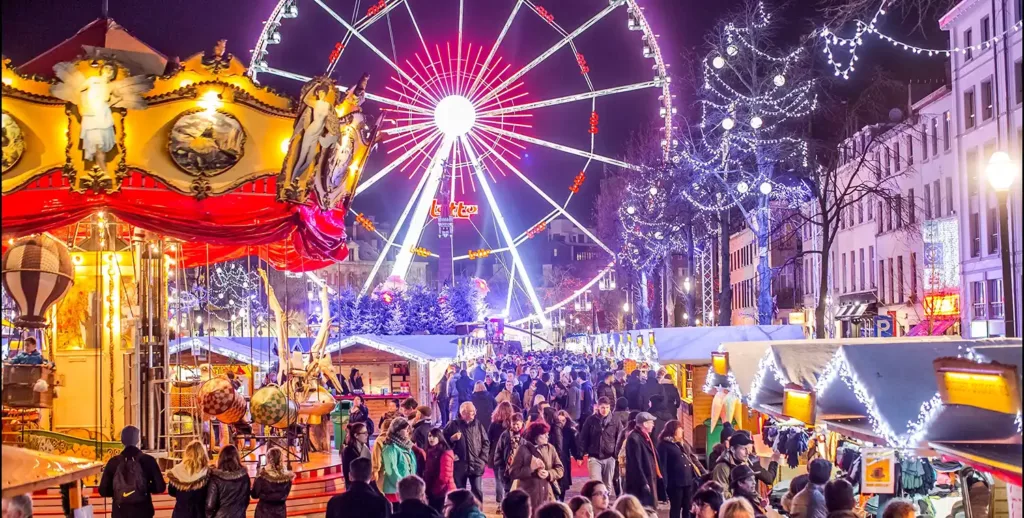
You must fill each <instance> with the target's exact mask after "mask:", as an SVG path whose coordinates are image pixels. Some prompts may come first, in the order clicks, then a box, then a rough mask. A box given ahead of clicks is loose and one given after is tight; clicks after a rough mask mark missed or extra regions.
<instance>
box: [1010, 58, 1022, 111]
mask: <svg viewBox="0 0 1024 518" xmlns="http://www.w3.org/2000/svg"><path fill="white" fill-rule="evenodd" d="M1020 63H1021V62H1020V61H1018V62H1016V63H1014V64H1013V86H1014V87H1015V89H1016V91H1017V104H1020V103H1022V102H1024V82H1022V81H1021V69H1020Z"/></svg>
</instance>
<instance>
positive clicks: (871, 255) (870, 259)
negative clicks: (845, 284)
mask: <svg viewBox="0 0 1024 518" xmlns="http://www.w3.org/2000/svg"><path fill="white" fill-rule="evenodd" d="M874 264H875V247H873V246H869V247H868V270H871V273H870V275H871V289H875V266H874Z"/></svg>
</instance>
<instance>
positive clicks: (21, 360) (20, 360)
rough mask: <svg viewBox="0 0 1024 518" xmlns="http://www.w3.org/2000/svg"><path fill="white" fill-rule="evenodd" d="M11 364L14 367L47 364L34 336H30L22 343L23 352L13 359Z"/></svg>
mask: <svg viewBox="0 0 1024 518" xmlns="http://www.w3.org/2000/svg"><path fill="white" fill-rule="evenodd" d="M9 363H12V364H14V365H42V364H44V363H46V360H44V359H43V355H42V354H41V353H40V352H39V347H38V345H37V343H36V339H35V337H34V336H30V337H28V338H26V339H25V341H24V342H22V349H21V352H19V353H18V354H16V355H15V356H14V358H11V359H10V361H9Z"/></svg>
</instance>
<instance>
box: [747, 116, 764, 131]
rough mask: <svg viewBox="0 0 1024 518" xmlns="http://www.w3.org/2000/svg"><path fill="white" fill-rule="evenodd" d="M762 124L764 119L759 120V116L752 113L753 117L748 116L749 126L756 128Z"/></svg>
mask: <svg viewBox="0 0 1024 518" xmlns="http://www.w3.org/2000/svg"><path fill="white" fill-rule="evenodd" d="M762 124H764V121H763V120H761V117H758V116H757V115H754V116H753V117H751V118H750V127H751V128H754V129H758V128H760V127H761V125H762Z"/></svg>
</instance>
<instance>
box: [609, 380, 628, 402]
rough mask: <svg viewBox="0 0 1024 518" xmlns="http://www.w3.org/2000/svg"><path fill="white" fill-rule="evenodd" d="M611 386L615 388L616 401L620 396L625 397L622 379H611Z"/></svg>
mask: <svg viewBox="0 0 1024 518" xmlns="http://www.w3.org/2000/svg"><path fill="white" fill-rule="evenodd" d="M612 388H613V389H615V401H618V399H619V398H620V397H626V383H625V382H624V381H619V380H614V381H612ZM615 401H612V406H613V407H614V405H615Z"/></svg>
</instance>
